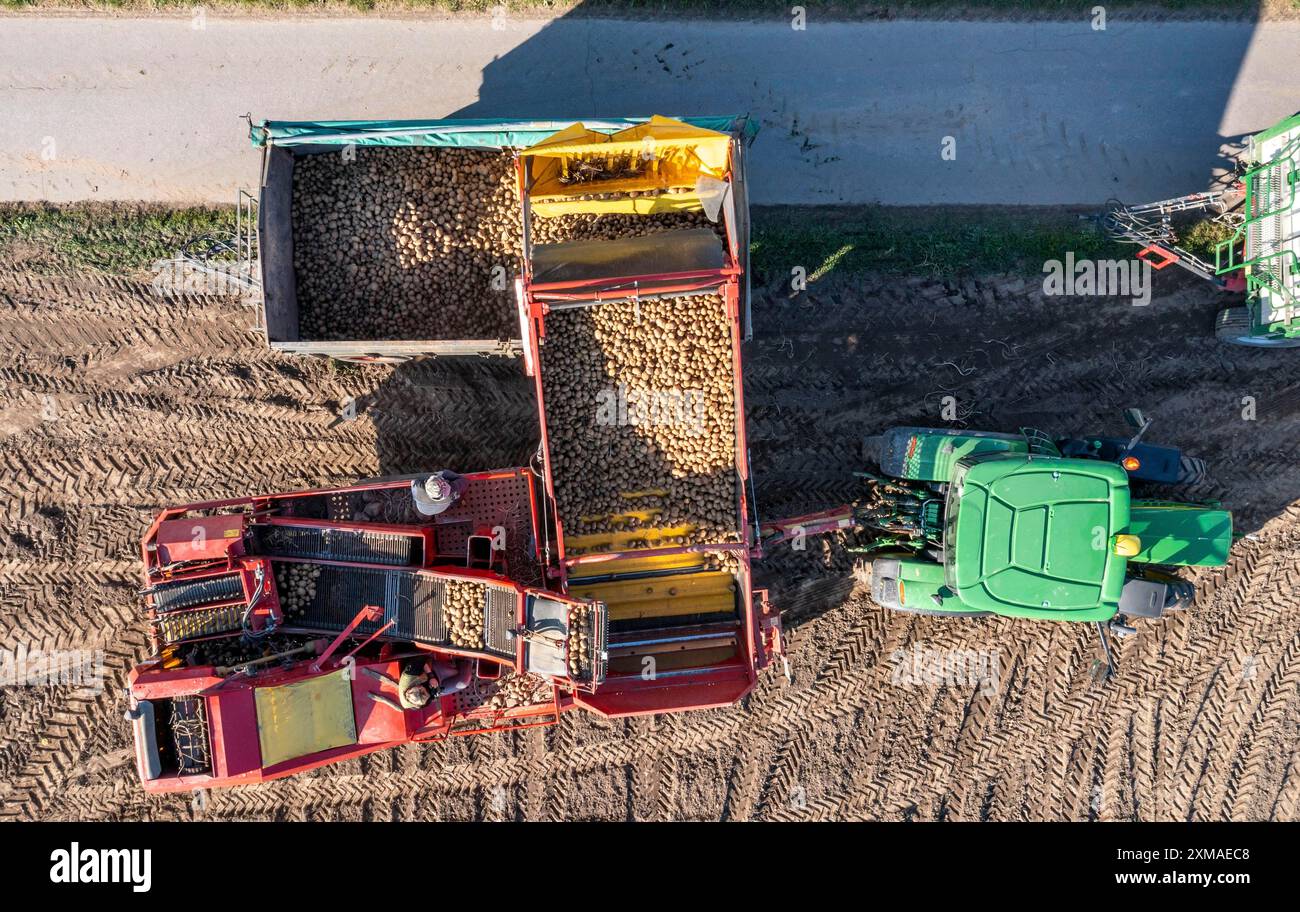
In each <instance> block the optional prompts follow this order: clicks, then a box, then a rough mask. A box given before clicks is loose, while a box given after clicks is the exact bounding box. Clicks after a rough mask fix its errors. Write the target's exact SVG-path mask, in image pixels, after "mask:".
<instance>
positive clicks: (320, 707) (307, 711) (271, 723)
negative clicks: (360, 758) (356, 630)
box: [253, 670, 357, 766]
mask: <svg viewBox="0 0 1300 912" xmlns="http://www.w3.org/2000/svg"><path fill="white" fill-rule="evenodd" d="M253 696H254V699H255V701H256V704H257V739H258V742H259V743H260V744H261V747H262V765H263V766H274V765H275V764H277V763H282V762H284V761H285V760H292V759H294V758H295V757H303V756H306V755H307V754H315V753H318V752H320V751H323V750H329V749H330V748H332V747H343V746H344V745H347V744H356V743H357V720H356V716H355V715H354V714H353V711H352V685H351V684H349V683H348V681H347V679H346V678H344V677H343V671H342V670H339V671H336V672H334V673H332V674H327V675H320V676H319V677H315V678H309V679H308V680H306V681H297V682H295V683H293V684H281V685H280V686H278V687H259V688H257V689H256V690H255V691H254V692H253Z"/></svg>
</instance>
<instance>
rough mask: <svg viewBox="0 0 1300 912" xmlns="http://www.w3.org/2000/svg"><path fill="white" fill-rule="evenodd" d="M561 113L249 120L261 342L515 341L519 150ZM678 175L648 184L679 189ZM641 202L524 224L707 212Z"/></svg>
mask: <svg viewBox="0 0 1300 912" xmlns="http://www.w3.org/2000/svg"><path fill="white" fill-rule="evenodd" d="M659 120H660V121H662V122H663V123H669V121H667V120H666V119H663V118H660V119H659ZM648 122H649V121H648V119H646V118H614V119H602V120H598V121H589V122H587V123H586V124H585V125H584V129H588V130H590V131H591V132H593V133H599V134H602V135H606V134H610V133H616V132H619V131H626V130H628V129H637V128H638V127H642V126H644V125H645V124H647V123H648ZM671 123H674V124H680V125H681V126H682V127H683V128H685V129H703V130H708V131H712V132H722V133H726V134H727V135H729V136H732V137H739V138H740V139H741V140H742V141H744V140H747V139H748V138H750V137H752V135H753V132H754V129H753V127H752V126H751V125H750V124H749V122H748V121H747V120H745V119H744V118H735V117H701V118H687V119H685V120H683V121H671ZM568 126H569V124H568V123H567V122H560V121H545V120H541V121H509V120H428V121H313V122H283V121H266V122H261V123H256V124H254V125H253V126H252V128H251V136H252V139H253V142H254V144H255V145H257V146H259V147H261V149H262V154H263V162H262V177H261V182H260V183H261V186H260V190H259V193H258V203H259V205H258V217H257V235H258V237H257V241H258V244H257V249H258V269H259V271H260V278H261V288H262V304H261V306H262V332H263V333H264V335H265V337H266V340H267V342H268V344H269V345H270V347H271V348H273V349H275V350H278V351H284V352H291V353H299V354H311V355H324V356H332V357H336V358H343V359H349V360H371V361H396V360H402V359H406V358H411V357H419V356H431V355H517V354H519V353H520V351H521V350H522V345H523V343H522V340H521V332H520V326H519V322H518V318H517V312H516V307H515V303H516V301H515V283H514V279H515V276H516V275H517V274H518V273H519V271H520V268H521V258H522V255H523V244H524V237H523V233H522V226H521V218H522V210H521V200H520V198H519V194H518V180H517V173H516V172H517V167H518V159H519V153H520V152H521V151H522V150H523V149H526V148H528V147H531V146H534V145H536V144H537V143H539V142H543V141H545V140H547V139H549V138H551V137H552V136H554V135H556V134H557V133H558V132H559V131H561V130H563V129H564V128H566V127H568ZM738 154H739V153H738ZM737 163H738V164H739V161H738V160H737ZM591 178H592V175H591V174H589V173H587V172H585V171H580V172H578V173H575V174H574V175H572V176H571V180H570V181H569V185H570V186H573V187H578V186H586V185H588V184H592V185H594V184H595V183H599V181H593V180H591ZM733 186H734V188H735V191H736V193H737V194H738V195H739V197H740V200H741V205H740V207H739V213H740V218H739V220H738V221H737V222H735V223H734V225H733V227H734V229H735V230H736V231H739V232H741V235H740V237H739V241H740V249H741V250H742V251H746V250H747V249H748V223H747V212H746V207H745V205H744V203H743V200H744V187H743V178H742V177H741V175H740V173H739V170H737V173H736V177H735V182H734V184H733ZM680 189H681V188H662V189H655V190H653V191H652V192H651V194H650V195H652V196H658V195H663V196H673V197H676V196H678V195H679V194H677V193H676V191H678V190H680ZM706 192H707V191H706ZM677 202H681V201H680V200H677ZM640 208H641V211H638V212H630V211H626V212H622V213H615V212H610V214H609V217H608V218H605V219H594V218H592V217H591V216H590V214H588V213H573V214H571V215H566V216H562V217H555V218H549V219H546V220H545V221H542V222H538V223H537V224H535V225H534V231H535V232H537V234H536V235H535V237H534V240H535V241H537V242H539V243H544V242H550V241H564V240H572V239H580V238H589V237H593V236H595V235H596V234H597V233H598V232H604V233H606V234H608V233H610V232H614V231H618V232H624V233H626V231H628V230H630V229H631V227H632V225H633V223H635V225H636V230H638V231H640V230H651V229H654V230H664V229H670V228H683V227H706V226H707V224H708V220H707V219H706V218H705V217H704V213H703V210H702V209H700V208H698V207H695V208H692V207H687V206H681V205H671V204H669V203H668V202H662V203H653V204H650V205H648V206H647V204H646V202H645V201H643V202H642V204H641V207H640ZM647 209H653V210H654V211H652V212H651V211H646V210H647Z"/></svg>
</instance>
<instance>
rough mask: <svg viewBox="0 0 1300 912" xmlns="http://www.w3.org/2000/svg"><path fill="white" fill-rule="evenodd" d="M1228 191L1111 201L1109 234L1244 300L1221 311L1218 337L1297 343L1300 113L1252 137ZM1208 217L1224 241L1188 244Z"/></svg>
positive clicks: (1106, 221)
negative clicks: (1191, 228) (1192, 226)
mask: <svg viewBox="0 0 1300 912" xmlns="http://www.w3.org/2000/svg"><path fill="white" fill-rule="evenodd" d="M1241 169H1242V173H1241V174H1240V177H1239V179H1238V181H1237V182H1236V183H1235V184H1234V185H1233V186H1232V187H1231V188H1229V189H1226V190H1213V191H1208V192H1204V193H1193V194H1190V195H1188V196H1182V197H1178V198H1176V199H1169V200H1160V201H1159V202H1154V203H1145V204H1143V205H1139V206H1125V205H1123V204H1122V203H1119V202H1118V201H1114V200H1112V201H1111V203H1110V205H1109V206H1108V207H1107V211H1106V213H1105V214H1104V216H1103V217H1102V226H1103V228H1104V230H1105V231H1106V233H1107V234H1108V235H1109V236H1110V237H1112V238H1114V239H1116V240H1120V241H1126V242H1129V243H1134V244H1138V245H1141V246H1142V249H1141V250H1140V251H1139V252H1138V258H1139V259H1142V260H1145V261H1147V262H1149V263H1150V264H1151V266H1152V268H1154V269H1163V268H1165V267H1166V266H1170V265H1178V266H1181V267H1183V268H1184V269H1187V270H1189V271H1191V272H1193V273H1195V274H1196V275H1198V276H1200V277H1201V278H1204V279H1208V280H1210V281H1212V282H1214V283H1215V284H1217V285H1219V286H1220V287H1221V288H1223V289H1224V290H1225V291H1228V292H1234V293H1242V292H1244V293H1245V303H1244V304H1239V305H1236V306H1232V307H1226V308H1224V309H1223V310H1221V311H1219V315H1218V318H1217V320H1216V323H1215V334H1216V335H1217V336H1218V338H1219V339H1220V340H1221V341H1224V342H1228V343H1231V344H1234V345H1250V346H1255V347H1262V348H1297V347H1300V205H1297V199H1296V198H1297V191H1300V114H1296V115H1294V116H1292V117H1289V118H1287V119H1286V120H1283V121H1282V122H1281V123H1278V124H1276V125H1274V126H1273V127H1271V128H1270V129H1268V130H1265V131H1263V132H1262V133H1258V134H1256V135H1254V136H1252V137H1251V138H1250V141H1249V143H1248V144H1247V148H1246V151H1245V155H1244V156H1243V160H1242V163H1241ZM1206 218H1208V219H1209V220H1210V224H1211V226H1212V232H1211V233H1214V234H1217V235H1220V236H1221V239H1220V240H1218V241H1217V243H1215V244H1214V246H1213V250H1212V251H1209V250H1205V249H1200V248H1199V247H1198V249H1191V248H1192V246H1193V245H1191V244H1190V243H1189V242H1188V234H1187V231H1186V229H1187V226H1188V223H1189V222H1191V221H1195V220H1203V219H1206Z"/></svg>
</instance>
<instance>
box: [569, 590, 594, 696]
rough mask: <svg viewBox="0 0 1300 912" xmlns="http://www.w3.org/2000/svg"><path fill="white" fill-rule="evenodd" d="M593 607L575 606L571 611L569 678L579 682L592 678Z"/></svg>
mask: <svg viewBox="0 0 1300 912" xmlns="http://www.w3.org/2000/svg"><path fill="white" fill-rule="evenodd" d="M591 650H592V644H591V607H590V606H589V605H574V606H572V607H571V608H570V609H569V676H570V677H572V678H577V679H579V680H587V679H589V678H590V677H591V659H592V655H591Z"/></svg>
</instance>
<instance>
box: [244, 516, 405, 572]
mask: <svg viewBox="0 0 1300 912" xmlns="http://www.w3.org/2000/svg"><path fill="white" fill-rule="evenodd" d="M253 542H254V547H255V549H256V552H257V553H258V554H265V555H269V556H271V557H298V558H304V559H307V560H337V561H356V562H357V563H362V564H386V565H389V566H393V567H409V566H410V565H412V564H414V563H417V562H418V560H419V558H420V556H421V555H419V554H418V553H417V549H416V547H415V544H416V539H415V538H413V537H412V536H410V535H397V534H394V533H392V532H366V531H363V530H358V529H330V528H314V527H311V526H277V525H258V526H254V527H253Z"/></svg>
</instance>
